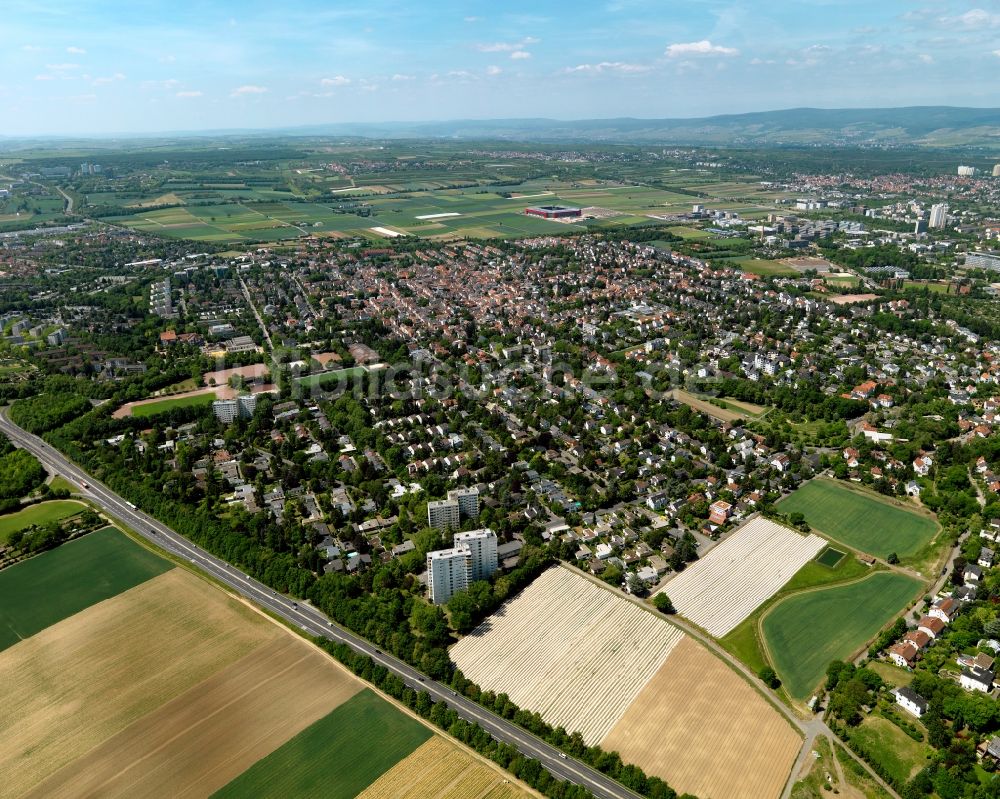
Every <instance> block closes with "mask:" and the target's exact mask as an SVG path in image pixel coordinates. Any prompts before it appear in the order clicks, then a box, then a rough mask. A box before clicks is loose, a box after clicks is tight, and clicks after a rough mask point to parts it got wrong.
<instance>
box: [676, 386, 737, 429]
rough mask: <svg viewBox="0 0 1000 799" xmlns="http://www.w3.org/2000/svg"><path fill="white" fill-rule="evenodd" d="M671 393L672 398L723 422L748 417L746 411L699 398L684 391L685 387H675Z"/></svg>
mask: <svg viewBox="0 0 1000 799" xmlns="http://www.w3.org/2000/svg"><path fill="white" fill-rule="evenodd" d="M669 394H670V397H671V399H673V400H676V401H677V402H683V403H684V404H685V405H687V406H688V407H689V408H691V409H693V410H696V411H701V412H702V413H704V414H705V415H706V416H711V417H712V418H713V419H718V420H719V421H722V422H737V421H742V420H743V419H746V414H745V413H740V412H739V411H736V410H731V409H729V408H721V407H719V406H718V405H713V404H712V403H711V402H709V401H708V400H703V399H699V398H698V397H696V396H695V395H694V394H691V393H689V392H687V391H684V390H683V389H679V388H675V389H673V390H672V391H670V392H669Z"/></svg>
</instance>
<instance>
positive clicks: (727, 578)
mask: <svg viewBox="0 0 1000 799" xmlns="http://www.w3.org/2000/svg"><path fill="white" fill-rule="evenodd" d="M826 543H827V542H826V539H824V538H820V537H819V536H816V535H812V534H809V535H801V534H799V533H797V532H795V531H794V530H790V529H789V528H787V527H782V526H781V525H780V524H775V523H774V522H772V521H769V520H768V519H764V518H762V517H757V518H755V519H753V520H752V521H750V522H748V523H747V524H745V525H744V526H743V527H741V528H740V529H739V530H737V531H736V532H735V533H733V534H732V535H731V536H730V537H729V538H727V539H726V540H725V541H723V542H722V543H721V544H719V545H718V546H717V547H715V549H713V550H712V551H711V552H709V553H708V554H707V555H706V556H705V557H704V558H702V559H701V560H699V561H696V562H694V563H692V564H691V565H690V566H688V567H687V569H685V570H684V571H682V572H681V573H680V574H678V575H677V576H676V577H674V578H673V579H672V580H670V581H669V582H668V583H667V584H666V585H665V586H664V587H663V588H662V589H660V590H661V592H664V593H666V594H667V596H669V597H670V601H671V602H673V604H674V607H675V608H677V612H678V613H680V614H681V615H683V616H685V617H687V618H688V619H690V620H691V621H693V622H694V623H695V624H697V625H699V626H701V627H703V628H704V629H705V630H707V631H708V632H709V633H710V634H711V635H714V636H715V637H716V638H720V637H722V636H723V635H725V634H726V633H728V632H730V631H731V630H733V629H734V628H736V627H737V626H738V625H739V624H740V622H742V621H743V620H744V619H745V618H746V617H747V616H749V615H750V614H751V613H753V612H754V611H755V610H756V609H757V608H758V607H760V606H761V604H763V603H764V602H766V601H767V600H768V599H770V598H771V597H772V596H773V595H774V594H775V593H777V591H778V590H779V589H780V588H781V587H782V586H783V585H784V584H785V583H787V582H788V581H789V580H790V579H791V578H792V576H793V575H794V574H795V572H797V571H798V570H799V569H801V568H802V567H803V566H805V565H806V563H808V562H809V561H810V560H812V559H813V558H814V557H816V555H817V554H818V553H819V551H820V550H821V549H823V547H824V546H826Z"/></svg>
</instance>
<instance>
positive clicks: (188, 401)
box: [132, 394, 215, 418]
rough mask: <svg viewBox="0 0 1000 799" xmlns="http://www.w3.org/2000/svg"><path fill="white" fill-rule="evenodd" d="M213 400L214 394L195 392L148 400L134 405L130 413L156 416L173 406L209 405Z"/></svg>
mask: <svg viewBox="0 0 1000 799" xmlns="http://www.w3.org/2000/svg"><path fill="white" fill-rule="evenodd" d="M214 401H215V394H196V395H195V396H193V397H177V398H175V399H162V400H159V401H158V402H150V403H148V404H146V405H136V406H134V407H133V408H132V415H133V416H137V417H139V418H145V417H147V416H156V414H158V413H166V412H167V411H172V410H174V409H175V408H195V407H199V406H202V405H211V404H212V402H214Z"/></svg>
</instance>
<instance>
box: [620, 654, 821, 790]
mask: <svg viewBox="0 0 1000 799" xmlns="http://www.w3.org/2000/svg"><path fill="white" fill-rule="evenodd" d="M801 744H802V741H801V739H800V738H799V736H798V733H796V731H795V730H794V728H793V727H792V726H791V725H790V724H789V723H788V722H787V721H786V720H785V718H784V717H783V716H782V715H781V714H780V713H779V712H778V711H777V710H775V708H773V707H772V706H771V705H770V704H769V703H768V702H767V700H765V699H764V697H762V696H761V695H760V694H758V693H757V692H756V691H755V690H754V689H753V688H752V687H751V686H750V685H749V684H748V683H747V682H745V681H744V680H743V679H742V678H741V677H740V676H739V675H738V674H737V673H736V672H734V671H733V670H732V669H730V668H729V667H728V666H727V665H726V664H725V663H724V662H723V661H722V660H720V659H719V658H717V657H715V656H714V655H712V654H711V653H710V652H708V651H707V650H706V649H705V648H704V647H702V646H701V645H700V644H698V643H697V642H696V641H694V640H693V639H691V638H688V637H685V638H684V639H683V640H682V641H681V642H680V643H679V644H677V646H676V647H675V648H674V650H673V652H671V654H670V657H668V658H667V660H666V662H665V663H664V664H663V667H662V668H661V669H660V670H659V672H657V674H656V676H655V677H653V679H652V680H650V681H649V683H647V685H646V687H645V688H643V690H642V691H641V692H640V694H639V696H638V697H637V698H636V701H635V702H633V703H632V705H631V707H629V709H628V710H627V711H626V712H625V715H624V716H622V718H621V720H620V721H619V722H618V724H616V725H615V727H614V728H613V729H612V730H611V732H610V733H609V734H608V736H607V737H605V738H604V740H602V741H601V747H602V748H603V749H604V750H606V751H609V752H610V751H614V752H618V753H619V754H620V755H621V756H622V760H624V761H625V762H626V763H635V764H636V765H637V766H640V767H642V769H643V770H644V771H645V772H646V773H647V774H655V775H657V776H659V777H662V778H663V779H665V780H666V781H667V782H668V783H669V784H670V786H671V787H672V788H673V789H674V790H676V791H677V792H678V793H683V792H688V793H693V794H695V795H697V796H711V797H725V799H768V798H770V799H774V798H775V797H778V796H780V795H781V791H782V789H783V788H784V786H785V782H786V780H787V778H788V774H789V771H790V770H791V768H792V765H793V763H794V762H795V758H796V756H797V755H798V753H799V748H800V747H801Z"/></svg>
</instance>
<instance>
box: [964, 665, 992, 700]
mask: <svg viewBox="0 0 1000 799" xmlns="http://www.w3.org/2000/svg"><path fill="white" fill-rule="evenodd" d="M994 678H995V675H994V674H993V671H992V670H991V669H981V668H979V666H970V667H968V668H964V669H962V673H961V675H959V678H958V684H959V685H961V686H962V687H963V688H964V689H965V690H966V691H982V692H983V693H985V694H988V693H989V692H990V691H992V690H993V680H994Z"/></svg>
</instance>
